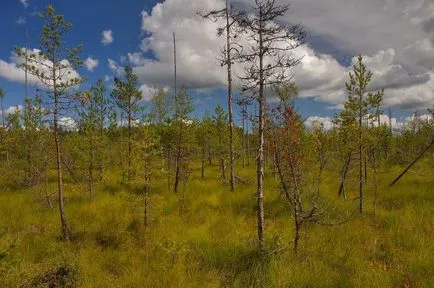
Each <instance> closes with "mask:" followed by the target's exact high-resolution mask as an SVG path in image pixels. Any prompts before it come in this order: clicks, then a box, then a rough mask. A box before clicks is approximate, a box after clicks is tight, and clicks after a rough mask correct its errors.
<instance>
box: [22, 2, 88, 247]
mask: <svg viewBox="0 0 434 288" xmlns="http://www.w3.org/2000/svg"><path fill="white" fill-rule="evenodd" d="M41 18H42V21H43V23H44V24H43V27H42V35H41V37H40V38H39V42H40V51H39V52H37V53H30V54H29V53H27V51H24V50H23V49H16V51H15V52H16V54H17V55H18V56H19V57H22V58H24V57H27V59H28V61H26V62H27V63H25V64H22V65H23V67H24V68H25V69H26V70H27V71H28V73H30V74H33V75H35V76H36V77H37V78H38V79H39V81H40V83H41V89H45V92H46V93H47V94H48V95H49V97H50V100H51V101H50V103H52V107H50V108H51V110H50V111H51V112H52V116H53V136H54V137H53V138H54V142H55V150H56V167H57V191H58V201H59V213H60V222H61V226H62V229H61V230H62V239H64V240H69V237H70V231H69V226H68V222H67V219H66V215H65V207H64V200H63V198H64V196H63V175H62V150H61V139H60V138H61V137H60V133H59V132H60V128H59V114H60V112H61V111H62V110H63V109H66V108H67V106H66V105H65V104H66V103H68V102H69V100H70V96H71V88H73V87H76V86H77V85H79V84H80V83H81V82H83V79H82V78H80V77H79V76H78V74H77V73H76V72H75V70H76V69H78V68H80V67H81V66H82V64H83V61H82V60H81V59H80V58H79V57H78V54H79V52H80V51H81V50H82V46H81V45H79V46H77V47H75V48H67V47H66V41H65V36H66V35H67V33H68V32H69V31H70V30H71V28H72V24H71V23H70V22H67V21H66V20H65V19H64V17H63V15H59V14H56V12H55V10H54V7H53V6H48V7H47V9H46V10H45V11H44V12H43V13H42V14H41Z"/></svg>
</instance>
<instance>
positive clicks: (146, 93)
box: [139, 84, 169, 102]
mask: <svg viewBox="0 0 434 288" xmlns="http://www.w3.org/2000/svg"><path fill="white" fill-rule="evenodd" d="M159 89H160V88H158V87H156V86H148V85H146V84H143V85H142V86H140V88H139V90H140V92H142V96H143V100H144V101H146V102H148V101H149V100H151V99H152V98H154V97H155V94H156V93H157V92H158V91H159ZM163 89H164V91H166V92H168V91H169V87H164V88H163Z"/></svg>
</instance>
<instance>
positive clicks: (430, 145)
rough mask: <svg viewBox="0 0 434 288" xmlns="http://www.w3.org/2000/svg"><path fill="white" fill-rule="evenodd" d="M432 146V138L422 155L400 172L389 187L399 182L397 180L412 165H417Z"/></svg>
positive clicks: (433, 142) (433, 143)
mask: <svg viewBox="0 0 434 288" xmlns="http://www.w3.org/2000/svg"><path fill="white" fill-rule="evenodd" d="M433 145H434V138H433V139H431V143H430V144H429V145H428V146H427V147H426V148H425V149H424V150H423V151H422V153H420V154H419V156H417V158H416V159H414V160H413V161H412V162H411V163H410V164H409V165H408V166H407V168H405V169H404V171H402V173H401V174H399V175H398V177H396V178H395V180H393V182H392V183H390V185H389V186H390V187H392V186H393V185H395V184H396V182H398V181H399V179H401V177H402V176H404V175H405V173H407V171H408V170H410V168H411V167H413V165H414V164H416V163H417V161H419V160H420V158H422V156H423V155H425V153H426V152H428V150H429V149H431V147H432V146H433Z"/></svg>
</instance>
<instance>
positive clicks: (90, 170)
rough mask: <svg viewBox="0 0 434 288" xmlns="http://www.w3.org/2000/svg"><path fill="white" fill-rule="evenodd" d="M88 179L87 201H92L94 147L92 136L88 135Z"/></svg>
mask: <svg viewBox="0 0 434 288" xmlns="http://www.w3.org/2000/svg"><path fill="white" fill-rule="evenodd" d="M89 140H90V141H89V145H90V147H89V149H90V150H89V167H88V170H89V176H88V177H89V179H88V189H89V201H92V199H93V166H94V164H93V162H94V147H93V135H90V139H89Z"/></svg>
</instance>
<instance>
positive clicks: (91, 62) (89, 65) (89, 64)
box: [84, 56, 98, 72]
mask: <svg viewBox="0 0 434 288" xmlns="http://www.w3.org/2000/svg"><path fill="white" fill-rule="evenodd" d="M84 66H86V69H87V70H88V71H90V72H93V70H94V69H95V68H96V67H97V66H98V60H97V59H93V58H92V57H90V56H89V57H87V59H86V61H84Z"/></svg>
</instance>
